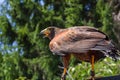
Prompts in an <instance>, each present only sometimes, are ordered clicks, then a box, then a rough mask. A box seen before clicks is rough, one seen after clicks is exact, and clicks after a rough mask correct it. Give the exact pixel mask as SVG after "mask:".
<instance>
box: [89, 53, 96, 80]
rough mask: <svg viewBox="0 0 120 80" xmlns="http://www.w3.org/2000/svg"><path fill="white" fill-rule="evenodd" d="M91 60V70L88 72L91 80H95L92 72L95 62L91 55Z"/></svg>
mask: <svg viewBox="0 0 120 80" xmlns="http://www.w3.org/2000/svg"><path fill="white" fill-rule="evenodd" d="M91 57H92V60H91V65H92V66H91V67H92V70H91V72H90V75H91V80H95V79H94V77H95V72H94V62H95V56H94V55H92V56H91Z"/></svg>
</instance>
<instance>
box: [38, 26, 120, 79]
mask: <svg viewBox="0 0 120 80" xmlns="http://www.w3.org/2000/svg"><path fill="white" fill-rule="evenodd" d="M40 33H41V34H43V35H44V37H48V38H49V39H50V43H49V48H50V50H51V52H53V53H54V54H56V55H59V56H61V57H62V59H63V64H64V71H63V74H62V77H61V80H65V75H66V72H67V69H68V64H69V60H70V57H71V55H73V56H74V57H76V58H77V59H79V60H81V61H85V62H90V63H91V79H92V80H94V76H95V72H94V63H95V62H96V61H98V60H100V59H104V58H105V57H106V56H109V57H112V58H113V59H115V60H116V59H117V58H118V56H120V55H119V54H118V53H117V50H116V48H115V46H114V45H113V43H112V42H111V40H110V39H109V38H108V36H107V35H106V34H104V33H103V32H101V31H100V30H98V29H96V28H93V27H89V26H74V27H70V28H66V29H60V28H57V27H53V26H51V27H48V28H46V29H44V30H42V31H41V32H40Z"/></svg>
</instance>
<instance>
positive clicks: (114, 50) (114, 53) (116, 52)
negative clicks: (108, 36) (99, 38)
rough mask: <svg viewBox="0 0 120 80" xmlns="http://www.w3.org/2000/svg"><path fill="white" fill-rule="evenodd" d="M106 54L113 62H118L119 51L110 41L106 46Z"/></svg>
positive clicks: (119, 57)
mask: <svg viewBox="0 0 120 80" xmlns="http://www.w3.org/2000/svg"><path fill="white" fill-rule="evenodd" d="M106 52H107V54H108V55H109V56H110V57H112V58H113V59H114V60H118V59H119V60H120V51H119V50H118V48H117V47H115V45H114V44H113V42H112V41H111V42H110V43H109V44H108V51H107V50H106Z"/></svg>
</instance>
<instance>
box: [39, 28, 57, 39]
mask: <svg viewBox="0 0 120 80" xmlns="http://www.w3.org/2000/svg"><path fill="white" fill-rule="evenodd" d="M58 30H59V28H57V27H47V28H45V29H44V30H42V31H41V32H40V34H42V35H43V37H44V38H45V37H48V38H49V39H52V38H54V36H55V34H56V32H57V31H58Z"/></svg>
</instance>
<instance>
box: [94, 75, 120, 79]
mask: <svg viewBox="0 0 120 80" xmlns="http://www.w3.org/2000/svg"><path fill="white" fill-rule="evenodd" d="M95 80H120V75H116V76H108V77H101V78H97V79H95Z"/></svg>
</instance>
